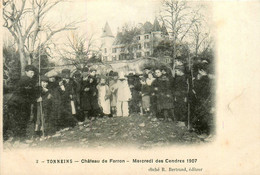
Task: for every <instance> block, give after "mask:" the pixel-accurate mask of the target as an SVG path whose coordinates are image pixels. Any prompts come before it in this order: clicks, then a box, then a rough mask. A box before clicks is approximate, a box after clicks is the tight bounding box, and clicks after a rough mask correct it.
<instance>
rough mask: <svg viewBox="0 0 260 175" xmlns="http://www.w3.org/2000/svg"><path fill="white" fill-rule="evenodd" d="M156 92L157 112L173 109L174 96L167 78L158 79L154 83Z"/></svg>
mask: <svg viewBox="0 0 260 175" xmlns="http://www.w3.org/2000/svg"><path fill="white" fill-rule="evenodd" d="M153 86H154V92H155V94H156V103H157V110H159V111H161V110H163V109H172V108H173V95H172V88H171V82H170V80H169V78H167V77H166V76H161V77H158V78H156V80H155V81H154V84H153Z"/></svg>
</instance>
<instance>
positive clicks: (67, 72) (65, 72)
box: [61, 69, 70, 75]
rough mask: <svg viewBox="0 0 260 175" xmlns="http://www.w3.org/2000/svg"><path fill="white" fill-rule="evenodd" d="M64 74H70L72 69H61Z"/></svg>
mask: <svg viewBox="0 0 260 175" xmlns="http://www.w3.org/2000/svg"><path fill="white" fill-rule="evenodd" d="M61 73H62V74H69V75H70V70H69V69H63V70H62V71H61Z"/></svg>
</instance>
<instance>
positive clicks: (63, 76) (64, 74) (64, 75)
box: [61, 73, 70, 79]
mask: <svg viewBox="0 0 260 175" xmlns="http://www.w3.org/2000/svg"><path fill="white" fill-rule="evenodd" d="M61 78H68V79H69V78H70V75H69V74H66V73H62V74H61Z"/></svg>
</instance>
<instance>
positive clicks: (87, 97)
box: [80, 74, 99, 118]
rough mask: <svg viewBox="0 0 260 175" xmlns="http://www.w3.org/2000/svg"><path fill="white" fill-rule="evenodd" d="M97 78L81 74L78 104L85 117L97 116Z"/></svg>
mask: <svg viewBox="0 0 260 175" xmlns="http://www.w3.org/2000/svg"><path fill="white" fill-rule="evenodd" d="M96 86H97V79H96V78H95V77H93V76H90V75H86V74H83V81H82V84H81V95H80V98H81V100H80V104H81V109H82V110H83V111H84V113H85V118H86V117H88V118H90V117H97V115H98V113H99V106H98V91H97V87H96Z"/></svg>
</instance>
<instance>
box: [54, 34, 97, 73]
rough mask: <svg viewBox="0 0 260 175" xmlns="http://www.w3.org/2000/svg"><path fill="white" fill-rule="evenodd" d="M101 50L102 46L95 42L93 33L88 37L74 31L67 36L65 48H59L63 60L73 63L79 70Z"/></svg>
mask: <svg viewBox="0 0 260 175" xmlns="http://www.w3.org/2000/svg"><path fill="white" fill-rule="evenodd" d="M99 50H100V48H97V47H96V46H95V44H94V39H93V35H91V36H90V37H87V36H86V35H78V34H75V33H72V35H70V36H68V37H67V42H66V43H65V44H64V46H63V49H58V52H59V55H60V56H61V58H62V59H63V60H65V61H67V62H70V63H72V64H73V65H74V66H75V67H76V68H77V69H78V70H82V69H83V68H84V67H86V66H87V64H88V63H89V61H90V58H92V57H93V56H95V55H97V54H98V52H99Z"/></svg>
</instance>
